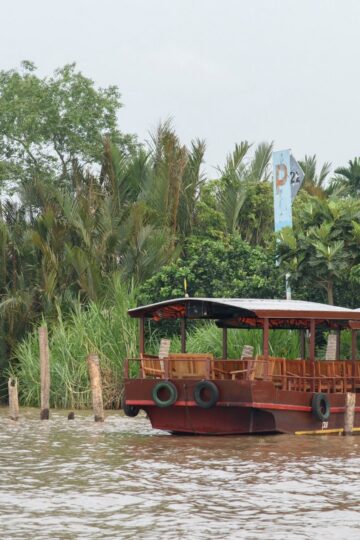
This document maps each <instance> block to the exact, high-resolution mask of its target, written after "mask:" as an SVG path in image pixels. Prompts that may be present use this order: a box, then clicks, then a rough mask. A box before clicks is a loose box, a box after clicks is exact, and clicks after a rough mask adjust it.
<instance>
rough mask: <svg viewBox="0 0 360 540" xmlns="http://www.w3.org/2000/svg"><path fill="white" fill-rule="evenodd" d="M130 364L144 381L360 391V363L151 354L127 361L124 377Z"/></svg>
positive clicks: (301, 390)
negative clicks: (269, 384)
mask: <svg viewBox="0 0 360 540" xmlns="http://www.w3.org/2000/svg"><path fill="white" fill-rule="evenodd" d="M129 362H136V363H138V365H139V368H140V373H141V377H142V378H149V377H151V378H160V379H162V378H164V379H184V378H193V379H199V378H200V379H202V378H204V379H213V380H219V379H222V380H240V381H241V380H253V381H256V380H265V381H272V382H273V384H274V386H275V387H276V388H278V389H279V390H289V391H298V392H326V393H330V392H341V393H343V392H350V391H353V392H355V391H360V361H351V360H339V361H330V360H317V361H315V362H314V364H312V363H311V362H309V361H308V360H300V359H299V360H288V359H285V358H277V357H269V358H268V359H265V358H264V357H263V356H257V357H256V358H243V359H239V360H236V359H232V360H217V359H214V358H213V357H212V355H211V354H195V353H193V354H192V353H178V354H170V355H169V357H168V358H162V359H160V358H158V357H157V356H152V355H148V354H144V355H142V357H141V358H137V359H136V358H133V359H129V360H126V362H125V369H124V376H125V378H129V372H130V370H129Z"/></svg>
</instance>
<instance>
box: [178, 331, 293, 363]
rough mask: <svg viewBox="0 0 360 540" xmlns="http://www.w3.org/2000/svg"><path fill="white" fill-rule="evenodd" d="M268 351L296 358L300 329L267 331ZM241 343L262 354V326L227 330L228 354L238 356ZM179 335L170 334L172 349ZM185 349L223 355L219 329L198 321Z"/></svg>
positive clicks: (241, 347)
mask: <svg viewBox="0 0 360 540" xmlns="http://www.w3.org/2000/svg"><path fill="white" fill-rule="evenodd" d="M269 339H270V341H269V351H270V354H271V355H272V356H279V357H284V356H287V358H298V357H299V351H300V338H299V332H297V331H292V330H276V331H273V330H271V331H270V336H269ZM244 345H252V346H253V347H254V354H255V355H256V354H262V331H261V330H239V329H234V330H230V329H229V330H228V357H229V358H239V357H240V356H241V351H242V349H243V347H244ZM180 349H181V344H180V338H178V337H175V338H172V342H171V351H172V352H179V351H180ZM187 349H188V351H191V352H193V353H203V352H204V351H206V352H211V353H213V354H214V356H215V357H216V358H221V357H222V330H221V329H220V328H218V327H217V326H216V325H215V324H214V323H207V324H205V325H200V326H199V327H198V328H196V329H195V330H193V331H192V332H191V333H190V334H189V335H188V337H187Z"/></svg>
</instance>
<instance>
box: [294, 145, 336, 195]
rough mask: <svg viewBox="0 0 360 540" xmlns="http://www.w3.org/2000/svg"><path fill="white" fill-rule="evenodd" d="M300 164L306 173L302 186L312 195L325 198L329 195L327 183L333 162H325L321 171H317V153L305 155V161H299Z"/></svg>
mask: <svg viewBox="0 0 360 540" xmlns="http://www.w3.org/2000/svg"><path fill="white" fill-rule="evenodd" d="M299 164H300V166H301V168H302V170H303V171H304V173H305V176H304V182H303V185H302V188H303V189H304V190H305V191H307V192H308V193H309V194H310V195H315V196H317V197H320V198H325V197H326V196H327V190H328V187H327V185H326V183H327V181H328V177H329V174H330V171H331V163H329V162H325V163H323V165H322V166H321V169H320V172H319V173H317V157H316V155H315V154H314V155H313V156H305V158H304V160H303V161H299Z"/></svg>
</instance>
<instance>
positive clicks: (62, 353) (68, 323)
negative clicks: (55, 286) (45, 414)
mask: <svg viewBox="0 0 360 540" xmlns="http://www.w3.org/2000/svg"><path fill="white" fill-rule="evenodd" d="M110 292H111V294H110ZM134 305H135V298H134V292H133V291H132V292H131V291H130V293H128V292H127V290H126V288H125V287H124V286H123V285H121V283H120V282H119V280H115V283H113V284H112V285H111V286H109V297H108V299H107V300H106V301H104V302H103V303H101V304H96V303H94V302H90V304H89V305H88V306H87V307H84V306H82V305H81V304H79V303H78V304H77V305H76V306H75V307H74V310H73V311H72V312H71V313H70V314H69V315H67V316H66V317H64V318H63V316H62V313H61V312H60V311H59V316H58V319H57V321H56V322H54V323H51V324H50V325H49V335H50V338H49V348H50V353H51V357H50V377H51V395H50V405H51V407H64V408H71V409H73V408H81V407H89V406H91V395H90V388H89V379H88V372H87V363H86V357H87V355H88V354H90V353H95V354H98V355H99V358H100V365H101V372H102V381H103V398H104V405H105V407H119V401H120V389H121V386H122V377H123V362H124V359H125V358H126V357H135V356H136V346H137V339H136V338H137V325H136V321H135V320H134V319H131V318H130V317H129V316H128V315H127V310H128V309H129V307H130V306H134ZM39 369H40V367H39V345H38V331H37V328H34V330H33V331H32V332H30V333H29V334H28V335H27V337H26V339H24V340H23V341H21V342H20V343H19V345H18V346H17V347H16V349H15V358H14V361H13V364H12V368H11V372H12V373H13V374H14V375H15V376H16V377H18V379H19V389H20V401H21V403H22V404H23V405H32V406H39V404H40V372H39Z"/></svg>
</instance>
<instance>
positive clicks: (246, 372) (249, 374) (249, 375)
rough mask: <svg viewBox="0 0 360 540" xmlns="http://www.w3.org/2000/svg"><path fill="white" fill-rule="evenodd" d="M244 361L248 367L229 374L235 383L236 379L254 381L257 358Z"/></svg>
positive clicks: (244, 359)
mask: <svg viewBox="0 0 360 540" xmlns="http://www.w3.org/2000/svg"><path fill="white" fill-rule="evenodd" d="M243 361H244V364H245V366H246V367H245V368H243V369H235V370H234V371H230V372H229V374H230V376H231V379H232V380H233V381H234V380H236V379H247V380H249V381H252V380H254V374H255V362H256V358H253V357H252V358H243Z"/></svg>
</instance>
